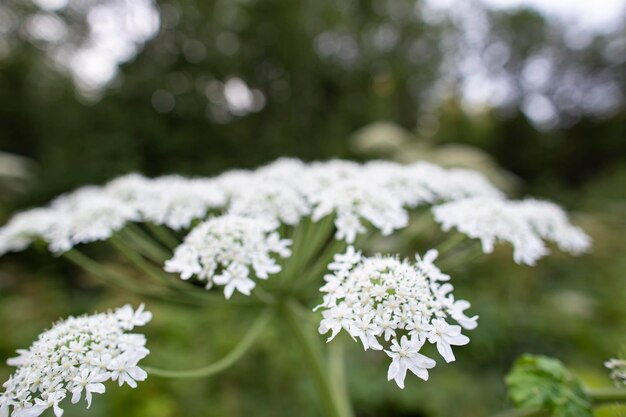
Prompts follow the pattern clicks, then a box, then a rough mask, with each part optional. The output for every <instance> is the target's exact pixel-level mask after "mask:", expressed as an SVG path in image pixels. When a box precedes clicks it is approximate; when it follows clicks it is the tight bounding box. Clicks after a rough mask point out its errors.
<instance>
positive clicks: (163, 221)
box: [104, 174, 226, 230]
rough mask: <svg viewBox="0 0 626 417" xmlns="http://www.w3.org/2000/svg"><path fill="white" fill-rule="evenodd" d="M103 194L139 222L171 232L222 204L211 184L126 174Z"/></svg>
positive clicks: (196, 179) (187, 179)
mask: <svg viewBox="0 0 626 417" xmlns="http://www.w3.org/2000/svg"><path fill="white" fill-rule="evenodd" d="M104 191H105V193H107V194H110V195H112V196H114V197H116V198H117V199H119V200H121V201H123V202H124V203H125V205H127V206H128V207H130V208H132V209H133V210H134V211H135V212H137V213H138V215H139V218H140V219H141V220H142V221H148V222H152V223H155V224H160V225H165V226H167V227H169V228H171V229H174V230H180V229H184V228H188V227H189V226H190V225H191V222H192V221H193V220H194V219H200V218H203V217H205V216H206V214H207V211H208V210H210V209H214V208H216V209H221V208H222V207H223V206H224V204H225V201H226V196H225V195H224V193H223V192H222V190H221V189H220V188H219V187H218V186H217V185H216V184H215V181H213V180H211V179H199V178H185V177H181V176H178V175H168V176H164V177H159V178H155V179H148V178H145V177H142V176H140V175H137V174H130V175H126V176H123V177H120V178H118V179H115V180H113V181H111V182H110V183H109V184H108V185H107V186H106V187H105V190H104Z"/></svg>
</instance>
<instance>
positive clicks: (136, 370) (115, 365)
mask: <svg viewBox="0 0 626 417" xmlns="http://www.w3.org/2000/svg"><path fill="white" fill-rule="evenodd" d="M144 356H145V355H144V354H142V353H137V352H132V351H131V352H124V353H123V354H121V355H119V356H117V357H116V358H114V359H112V360H111V361H110V362H109V364H108V365H107V369H108V370H109V371H110V373H111V380H113V381H117V382H118V383H119V385H120V387H121V386H122V385H124V383H126V384H128V385H130V386H131V388H137V382H136V381H145V380H146V378H147V377H148V374H147V373H146V371H144V370H143V369H141V368H140V367H138V366H137V363H138V362H139V360H140V359H143V357H144Z"/></svg>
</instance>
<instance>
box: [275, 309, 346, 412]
mask: <svg viewBox="0 0 626 417" xmlns="http://www.w3.org/2000/svg"><path fill="white" fill-rule="evenodd" d="M283 308H284V310H285V311H284V312H283V314H281V318H283V319H284V322H285V323H286V324H287V326H288V327H289V330H290V331H291V333H292V334H293V335H294V337H295V340H296V341H297V342H298V344H299V345H300V349H301V351H302V354H303V359H304V361H305V362H306V363H307V364H308V366H309V367H310V369H311V372H312V376H313V380H314V382H315V386H316V388H317V392H318V394H319V397H320V400H321V403H322V407H323V409H324V415H325V416H326V417H350V416H351V414H350V413H347V412H346V411H345V410H344V407H343V406H342V405H341V403H342V401H339V399H338V395H339V394H338V393H336V392H335V391H334V390H333V386H332V384H331V382H330V378H329V376H328V374H327V372H326V367H325V365H324V360H323V357H322V355H321V352H320V350H319V349H318V346H316V345H315V341H314V339H312V338H311V336H310V335H309V334H308V333H307V332H306V330H305V329H306V328H307V326H306V325H304V323H302V322H301V321H300V320H298V319H297V318H296V317H297V316H296V311H295V307H294V306H293V305H291V304H290V302H287V303H285V304H284V305H283ZM347 403H348V401H347V400H346V401H345V404H347Z"/></svg>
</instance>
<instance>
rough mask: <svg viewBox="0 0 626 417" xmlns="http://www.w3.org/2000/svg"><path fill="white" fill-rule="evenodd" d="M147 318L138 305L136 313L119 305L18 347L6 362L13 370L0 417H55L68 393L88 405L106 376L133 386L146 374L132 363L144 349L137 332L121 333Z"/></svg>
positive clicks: (2, 397) (64, 323) (1, 397)
mask: <svg viewBox="0 0 626 417" xmlns="http://www.w3.org/2000/svg"><path fill="white" fill-rule="evenodd" d="M149 319H150V316H149V313H148V312H145V311H143V306H142V307H140V309H139V310H138V311H137V312H135V311H133V310H132V308H131V307H130V306H124V307H122V308H120V309H117V310H115V311H112V312H108V313H100V314H94V315H91V316H81V317H69V318H67V319H66V320H64V321H61V322H58V323H57V324H55V325H54V326H53V327H52V329H50V330H48V331H46V332H44V333H42V334H41V335H39V338H38V339H37V340H36V341H35V342H34V343H33V344H32V346H31V347H30V348H29V349H28V350H19V351H18V354H19V356H18V357H17V358H13V359H9V360H8V361H7V363H8V364H9V365H12V366H17V370H16V371H15V373H14V374H13V375H11V377H10V378H9V380H8V381H7V382H5V383H4V385H3V386H4V388H5V391H4V392H3V393H0V417H8V415H9V412H11V416H12V417H37V416H39V415H41V414H42V413H43V412H44V411H45V410H47V409H48V408H52V409H53V411H54V414H55V415H56V416H57V417H60V416H61V415H62V414H63V410H62V409H61V407H60V406H59V403H60V402H61V401H62V400H63V399H64V398H65V397H66V396H67V394H68V393H71V394H72V403H77V402H78V401H80V399H81V398H82V394H83V392H84V393H85V399H86V401H87V407H89V406H90V405H91V400H92V395H93V394H94V393H97V394H101V393H103V392H104V391H105V386H104V384H103V382H106V381H107V380H110V379H112V380H116V379H118V380H120V385H121V383H122V382H126V383H128V384H129V385H131V386H132V387H135V386H136V382H135V381H142V380H144V379H145V377H146V373H145V371H143V370H142V369H141V368H139V367H138V366H137V364H138V362H139V360H141V359H143V358H144V357H145V356H146V355H147V354H148V349H146V348H145V337H143V335H139V334H134V333H127V332H128V331H130V330H132V329H133V328H134V326H138V325H143V324H145V323H146V322H147V321H148V320H149ZM108 368H111V369H112V371H111V372H109V369H108ZM11 410H12V411H11Z"/></svg>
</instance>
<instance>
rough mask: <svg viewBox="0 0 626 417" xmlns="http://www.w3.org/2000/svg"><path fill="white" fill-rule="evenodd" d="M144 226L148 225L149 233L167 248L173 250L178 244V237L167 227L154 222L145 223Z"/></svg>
mask: <svg viewBox="0 0 626 417" xmlns="http://www.w3.org/2000/svg"><path fill="white" fill-rule="evenodd" d="M146 227H148V229H149V230H150V233H152V234H153V235H154V236H155V237H156V238H157V239H158V240H159V242H161V243H163V244H164V245H165V246H166V247H167V248H168V249H171V250H174V249H176V248H177V247H178V246H179V245H180V241H179V240H178V238H177V237H176V236H175V235H174V234H173V233H171V232H170V231H169V230H168V229H167V228H165V227H163V226H161V225H158V224H154V223H146Z"/></svg>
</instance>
